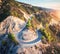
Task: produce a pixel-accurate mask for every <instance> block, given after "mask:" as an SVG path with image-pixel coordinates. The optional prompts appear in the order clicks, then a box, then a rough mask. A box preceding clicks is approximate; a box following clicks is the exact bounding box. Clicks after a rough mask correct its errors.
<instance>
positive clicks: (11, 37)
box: [8, 33, 18, 44]
mask: <svg viewBox="0 0 60 54" xmlns="http://www.w3.org/2000/svg"><path fill="white" fill-rule="evenodd" d="M8 38H9V39H11V40H12V42H14V43H15V44H18V42H17V40H16V39H15V37H14V34H12V33H9V34H8Z"/></svg>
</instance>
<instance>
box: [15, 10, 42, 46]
mask: <svg viewBox="0 0 60 54" xmlns="http://www.w3.org/2000/svg"><path fill="white" fill-rule="evenodd" d="M20 11H21V12H22V13H23V14H24V16H25V18H26V19H27V17H29V18H28V19H27V21H26V23H25V24H24V26H23V28H22V29H21V30H20V31H19V32H17V33H15V35H16V39H17V41H18V42H19V44H20V46H22V47H28V46H33V45H36V44H37V43H39V42H41V36H42V34H41V33H40V31H39V30H37V31H36V34H37V36H38V37H37V38H36V39H35V40H32V41H29V42H25V41H23V40H21V39H20V38H19V37H20V36H21V33H22V31H24V30H25V29H26V24H27V22H28V20H29V19H31V18H32V17H33V15H30V16H27V14H26V13H24V12H23V11H22V10H20ZM26 16H27V17H26Z"/></svg>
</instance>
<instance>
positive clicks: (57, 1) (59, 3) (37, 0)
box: [17, 0, 60, 10]
mask: <svg viewBox="0 0 60 54" xmlns="http://www.w3.org/2000/svg"><path fill="white" fill-rule="evenodd" d="M17 1H19V2H24V3H28V4H31V5H34V6H39V7H45V8H52V9H56V10H60V0H17Z"/></svg>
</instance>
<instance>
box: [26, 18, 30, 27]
mask: <svg viewBox="0 0 60 54" xmlns="http://www.w3.org/2000/svg"><path fill="white" fill-rule="evenodd" d="M26 27H27V28H29V27H31V20H30V19H29V21H28V22H27V25H26Z"/></svg>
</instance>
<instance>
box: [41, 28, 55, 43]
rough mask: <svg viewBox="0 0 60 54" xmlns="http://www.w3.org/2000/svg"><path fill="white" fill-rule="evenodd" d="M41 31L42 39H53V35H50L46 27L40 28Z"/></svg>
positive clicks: (49, 40)
mask: <svg viewBox="0 0 60 54" xmlns="http://www.w3.org/2000/svg"><path fill="white" fill-rule="evenodd" d="M40 31H41V33H42V35H43V36H42V39H44V38H46V40H47V41H48V42H49V43H50V42H52V41H55V39H54V37H53V36H51V33H50V32H49V31H47V30H46V29H42V28H41V29H40Z"/></svg>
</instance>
